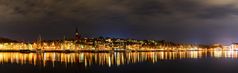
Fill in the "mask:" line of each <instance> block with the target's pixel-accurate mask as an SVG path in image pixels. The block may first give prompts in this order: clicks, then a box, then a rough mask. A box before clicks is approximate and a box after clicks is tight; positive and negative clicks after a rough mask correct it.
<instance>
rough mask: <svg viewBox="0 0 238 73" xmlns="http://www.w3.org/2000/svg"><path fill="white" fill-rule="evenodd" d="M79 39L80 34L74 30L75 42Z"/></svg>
mask: <svg viewBox="0 0 238 73" xmlns="http://www.w3.org/2000/svg"><path fill="white" fill-rule="evenodd" d="M79 39H80V34H79V31H78V28H76V29H75V40H79Z"/></svg>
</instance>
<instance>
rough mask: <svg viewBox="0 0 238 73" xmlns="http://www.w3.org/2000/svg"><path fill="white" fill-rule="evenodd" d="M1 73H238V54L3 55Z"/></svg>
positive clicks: (191, 52)
mask: <svg viewBox="0 0 238 73" xmlns="http://www.w3.org/2000/svg"><path fill="white" fill-rule="evenodd" d="M0 71H1V73H238V51H186V52H185V51H184V52H127V53H125V52H121V53H120V52H114V53H27V54H26V53H16V52H15V53H13V52H12V53H11V52H1V53H0Z"/></svg>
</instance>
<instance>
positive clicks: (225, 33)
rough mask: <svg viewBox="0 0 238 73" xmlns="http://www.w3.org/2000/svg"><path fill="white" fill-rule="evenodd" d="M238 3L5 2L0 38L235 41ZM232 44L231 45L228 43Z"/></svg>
mask: <svg viewBox="0 0 238 73" xmlns="http://www.w3.org/2000/svg"><path fill="white" fill-rule="evenodd" d="M237 3H238V1H237V0H206V1H201V0H100V1H99V0H0V35H1V36H7V37H11V38H14V39H20V40H22V39H25V40H33V39H35V38H36V37H37V36H38V34H43V36H44V37H45V38H46V39H52V38H61V37H63V36H64V35H67V36H68V37H71V36H72V35H73V32H74V28H75V27H76V26H78V27H79V28H80V31H81V33H82V34H84V35H86V36H91V35H92V36H99V35H104V36H112V37H123V38H137V39H159V40H162V39H165V40H170V41H176V42H193V43H195V42H197V43H230V42H235V41H237V40H236V37H237V36H238V35H237V34H236V33H235V32H238V30H237V29H236V28H235V27H238V25H236V24H237V22H238V21H237V19H238V17H237V12H238V5H237ZM224 40H227V41H224Z"/></svg>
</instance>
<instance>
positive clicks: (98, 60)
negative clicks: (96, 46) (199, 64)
mask: <svg viewBox="0 0 238 73" xmlns="http://www.w3.org/2000/svg"><path fill="white" fill-rule="evenodd" d="M205 57H212V58H238V51H180V52H126V53H125V52H114V53H29V54H26V53H16V52H1V53H0V63H1V64H5V63H12V64H32V65H35V66H38V65H41V66H48V65H50V66H53V67H54V65H55V63H56V62H57V63H62V64H65V66H67V65H68V64H75V63H80V64H84V65H85V67H90V66H91V65H103V66H108V67H111V66H120V65H123V64H133V63H140V62H151V63H156V62H159V61H161V60H177V59H200V58H205Z"/></svg>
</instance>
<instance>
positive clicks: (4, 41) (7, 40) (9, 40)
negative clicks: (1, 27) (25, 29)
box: [0, 37, 17, 43]
mask: <svg viewBox="0 0 238 73" xmlns="http://www.w3.org/2000/svg"><path fill="white" fill-rule="evenodd" d="M7 42H17V41H16V40H11V39H8V38H4V37H0V43H7Z"/></svg>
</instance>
